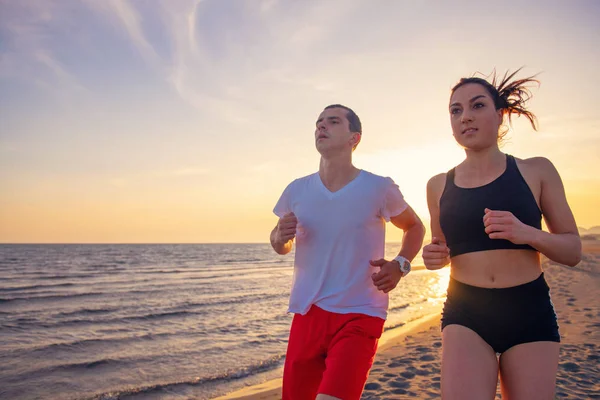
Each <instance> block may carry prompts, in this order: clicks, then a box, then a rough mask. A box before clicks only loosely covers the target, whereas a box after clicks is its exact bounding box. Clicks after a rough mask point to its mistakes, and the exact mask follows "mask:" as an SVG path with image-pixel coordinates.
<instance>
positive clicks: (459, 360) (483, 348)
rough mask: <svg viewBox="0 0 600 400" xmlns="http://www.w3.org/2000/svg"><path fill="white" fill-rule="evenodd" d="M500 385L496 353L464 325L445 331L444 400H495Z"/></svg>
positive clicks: (443, 346) (443, 350) (450, 326)
mask: <svg viewBox="0 0 600 400" xmlns="http://www.w3.org/2000/svg"><path fill="white" fill-rule="evenodd" d="M497 385H498V360H497V358H496V353H495V352H494V350H493V349H492V348H491V347H490V345H489V344H487V343H486V342H485V341H484V340H483V339H482V338H481V336H479V335H478V334H477V333H475V332H474V331H472V330H471V329H469V328H467V327H464V326H462V325H447V326H446V327H445V328H444V330H443V331H442V399H444V400H454V399H460V400H469V399H473V400H486V399H489V400H493V399H494V397H495V396H496V386H497Z"/></svg>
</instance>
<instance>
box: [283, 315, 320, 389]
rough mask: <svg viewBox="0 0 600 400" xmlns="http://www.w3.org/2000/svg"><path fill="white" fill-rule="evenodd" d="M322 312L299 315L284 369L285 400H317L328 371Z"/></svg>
mask: <svg viewBox="0 0 600 400" xmlns="http://www.w3.org/2000/svg"><path fill="white" fill-rule="evenodd" d="M321 313H322V310H320V309H318V308H316V307H312V308H311V309H310V310H309V311H308V313H307V314H306V315H300V314H296V315H294V319H293V321H292V327H291V329H290V338H289V341H288V348H287V353H286V356H285V365H284V369H283V393H282V397H283V400H314V399H315V397H316V395H317V389H318V388H319V384H320V383H321V378H322V376H323V371H324V370H325V351H326V350H325V345H323V344H322V343H324V339H325V338H324V333H325V329H326V326H327V323H326V321H325V320H322V317H323V315H321Z"/></svg>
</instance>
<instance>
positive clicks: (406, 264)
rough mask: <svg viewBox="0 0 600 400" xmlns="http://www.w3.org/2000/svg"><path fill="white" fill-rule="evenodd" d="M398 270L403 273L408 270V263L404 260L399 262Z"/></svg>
mask: <svg viewBox="0 0 600 400" xmlns="http://www.w3.org/2000/svg"><path fill="white" fill-rule="evenodd" d="M400 270H401V271H402V272H404V273H407V272H410V264H409V263H408V262H407V261H405V262H403V263H402V264H400Z"/></svg>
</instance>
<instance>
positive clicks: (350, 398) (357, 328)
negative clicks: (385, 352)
mask: <svg viewBox="0 0 600 400" xmlns="http://www.w3.org/2000/svg"><path fill="white" fill-rule="evenodd" d="M336 319H337V320H338V321H339V322H338V324H336V325H337V326H339V329H338V330H337V332H335V334H334V336H333V338H332V340H331V342H330V344H329V348H328V351H327V358H326V359H325V365H326V367H325V371H324V373H323V379H322V380H321V385H320V386H319V389H318V393H319V396H318V397H317V399H318V400H321V399H323V400H325V399H336V398H337V399H343V400H358V399H360V396H361V394H362V391H363V389H364V386H365V382H366V381H367V378H368V376H369V370H370V369H371V366H372V365H373V359H374V358H375V352H376V351H377V343H378V341H379V338H380V337H381V333H382V332H383V324H384V322H385V321H384V320H383V319H381V318H376V317H371V316H368V315H363V314H346V315H344V314H336Z"/></svg>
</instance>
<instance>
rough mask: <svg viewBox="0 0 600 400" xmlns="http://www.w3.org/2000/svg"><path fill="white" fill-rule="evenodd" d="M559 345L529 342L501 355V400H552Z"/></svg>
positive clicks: (555, 343)
mask: <svg viewBox="0 0 600 400" xmlns="http://www.w3.org/2000/svg"><path fill="white" fill-rule="evenodd" d="M559 350H560V343H557V342H532V343H523V344H519V345H516V346H513V347H511V348H510V349H508V350H507V351H505V352H504V353H503V354H502V355H501V356H500V387H501V389H502V399H503V400H521V399H523V400H552V399H554V389H555V385H556V372H557V370H558V353H559Z"/></svg>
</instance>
